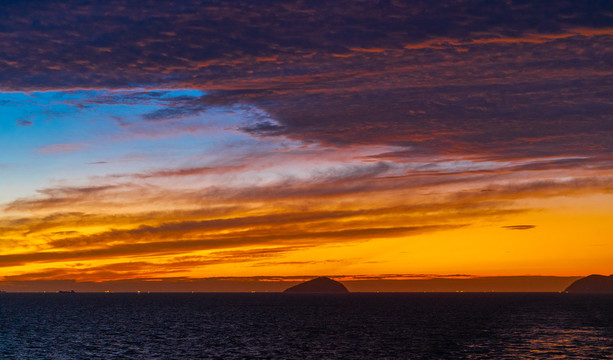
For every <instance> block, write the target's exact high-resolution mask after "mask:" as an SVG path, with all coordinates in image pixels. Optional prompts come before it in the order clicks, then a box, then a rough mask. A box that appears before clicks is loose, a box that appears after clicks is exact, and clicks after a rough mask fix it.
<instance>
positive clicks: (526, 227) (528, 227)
mask: <svg viewBox="0 0 613 360" xmlns="http://www.w3.org/2000/svg"><path fill="white" fill-rule="evenodd" d="M535 227H536V225H506V226H503V227H502V228H503V229H507V230H531V229H534V228H535Z"/></svg>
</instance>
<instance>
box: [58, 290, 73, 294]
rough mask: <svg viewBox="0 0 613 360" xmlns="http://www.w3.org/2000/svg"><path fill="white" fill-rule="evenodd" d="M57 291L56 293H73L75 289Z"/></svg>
mask: <svg viewBox="0 0 613 360" xmlns="http://www.w3.org/2000/svg"><path fill="white" fill-rule="evenodd" d="M57 293H58V294H74V293H75V291H74V290H70V291H67V290H60V291H58V292H57Z"/></svg>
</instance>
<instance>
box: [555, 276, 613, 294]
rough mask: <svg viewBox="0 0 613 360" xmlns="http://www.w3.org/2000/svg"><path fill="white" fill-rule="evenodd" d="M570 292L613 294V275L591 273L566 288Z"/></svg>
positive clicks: (566, 291)
mask: <svg viewBox="0 0 613 360" xmlns="http://www.w3.org/2000/svg"><path fill="white" fill-rule="evenodd" d="M564 292H565V293H569V294H613V275H610V276H605V275H590V276H586V277H584V278H581V279H579V280H577V281H575V282H574V283H572V284H570V286H569V287H567V288H566V290H564Z"/></svg>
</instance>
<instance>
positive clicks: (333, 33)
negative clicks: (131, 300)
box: [0, 1, 613, 291]
mask: <svg viewBox="0 0 613 360" xmlns="http://www.w3.org/2000/svg"><path fill="white" fill-rule="evenodd" d="M241 4H242V5H241ZM241 4H238V5H236V6H235V7H232V6H221V5H220V6H213V5H211V4H199V3H196V2H193V3H192V2H189V1H186V2H185V4H184V6H185V7H181V8H176V9H175V8H173V6H172V4H170V3H169V4H164V5H160V7H159V8H155V9H147V11H144V10H143V9H141V8H139V7H138V6H137V5H133V4H127V5H125V7H123V8H122V9H121V11H117V9H113V8H112V7H113V6H114V5H113V4H106V5H101V7H102V8H104V10H105V11H103V13H105V14H108V15H105V16H103V17H101V18H100V17H98V15H96V14H98V13H100V11H101V9H98V8H93V7H91V6H89V5H88V4H83V6H82V7H80V8H78V9H62V10H61V11H59V10H58V9H55V8H52V7H45V6H41V7H40V8H37V9H29V10H28V9H25V10H23V9H22V10H23V11H21V10H20V9H19V8H12V7H9V8H7V11H8V12H7V13H12V14H14V16H11V17H10V19H9V20H7V24H6V28H7V29H8V30H7V33H10V34H11V36H6V37H3V38H2V39H0V47H1V48H3V49H5V52H4V53H3V54H1V55H0V64H2V66H5V67H6V71H3V76H2V77H0V111H1V113H2V120H1V122H0V150H1V151H0V268H1V271H0V288H2V286H3V284H4V285H5V286H13V287H14V286H17V285H15V284H19V283H24V284H26V283H28V282H32V281H39V282H40V281H42V282H45V281H47V282H49V281H50V282H51V283H49V284H54V283H53V282H54V281H68V283H67V284H72V283H71V281H72V282H75V281H76V282H78V283H98V284H103V283H104V284H106V283H108V284H117V282H122V281H123V282H128V283H130V284H134V283H132V282H133V281H136V282H137V283H138V281H141V282H142V283H143V284H144V283H145V282H147V281H149V280H152V279H153V280H156V281H158V280H161V283H163V284H167V285H164V286H168V288H167V289H171V288H172V286H175V285H171V283H173V282H176V281H179V282H181V281H188V282H189V281H191V280H194V281H196V280H195V279H199V280H198V281H205V280H203V279H209V280H210V279H217V280H219V279H218V278H220V277H222V278H231V279H242V280H240V281H246V282H249V281H252V280H253V281H260V280H261V279H263V278H259V277H265V278H266V279H267V280H266V281H269V280H270V277H277V278H275V279H276V280H274V281H277V280H278V281H289V282H291V281H298V280H296V279H303V278H309V277H311V276H318V275H328V276H337V277H338V278H340V279H346V280H347V281H365V280H364V278H363V277H364V276H366V277H372V278H369V279H371V280H372V281H380V282H379V283H378V284H380V286H381V288H382V289H383V288H385V289H388V290H389V289H392V288H393V289H401V290H402V289H404V290H410V289H412V290H416V289H420V288H419V287H411V286H413V285H411V286H409V285H406V284H408V283H402V284H405V285H406V286H408V287H402V286H405V285H402V286H401V287H399V288H396V287H393V286H392V287H386V286H388V285H389V283H386V281H396V280H399V279H401V280H402V281H405V280H407V279H413V277H414V276H416V274H418V275H419V276H418V278H419V279H423V276H425V277H426V278H427V279H433V278H434V279H440V278H445V279H447V278H449V279H454V281H455V279H456V278H455V277H454V275H458V274H460V275H462V276H463V277H466V278H470V279H477V278H488V279H489V277H512V278H513V279H515V277H517V276H548V277H564V278H563V280H560V279H561V278H555V279H557V280H555V279H554V278H551V279H554V280H551V282H549V283H548V284H549V285H547V286H546V288H547V289H549V290H551V289H557V288H558V287H560V286H561V285H560V284H562V283H561V282H560V281H562V282H565V281H567V280H569V279H574V278H575V277H577V276H585V275H589V274H592V273H602V274H609V273H611V272H612V270H611V267H610V264H611V261H612V260H613V239H612V238H611V236H610V234H613V193H612V189H613V170H612V169H613V157H612V154H613V145H612V144H613V128H612V127H611V124H613V117H612V115H611V114H613V104H612V103H611V96H610V89H611V88H612V87H613V69H612V68H611V65H610V59H611V58H612V57H613V53H612V52H613V30H612V29H611V26H610V24H611V21H610V19H611V18H610V15H608V13H607V12H595V13H594V12H593V9H592V8H589V7H587V8H586V7H585V6H587V5H584V4H582V3H577V4H573V5H572V6H571V5H568V4H567V5H559V4H550V7H551V8H550V9H548V11H547V14H546V15H545V14H544V13H543V12H542V11H541V9H540V8H539V7H538V6H536V5H525V6H524V7H521V6H520V7H517V6H515V5H513V4H511V3H505V5H504V6H503V5H500V6H501V7H502V8H504V9H502V10H501V8H497V7H493V5H481V6H484V7H487V6H492V8H491V9H489V8H488V9H470V8H465V4H464V3H462V2H454V1H451V2H449V4H448V6H439V5H438V4H431V5H427V6H426V5H423V4H422V5H423V6H422V5H419V6H418V4H413V5H410V4H405V3H403V2H395V1H392V2H388V3H385V4H383V3H382V4H379V3H377V4H375V2H368V1H366V2H363V3H362V2H360V3H351V4H347V6H343V7H342V8H340V7H338V6H336V5H334V4H332V3H330V4H323V5H321V6H320V7H319V8H318V7H317V6H315V7H314V5H312V4H306V3H302V2H293V1H288V2H287V3H285V4H284V5H283V6H281V5H279V4H277V5H279V6H277V5H275V4H276V3H275V4H272V3H271V4H268V5H258V6H255V7H252V6H246V5H245V4H243V3H241ZM463 4H464V5H463ZM11 6H12V5H11ZM481 10H486V11H485V12H482V11H481ZM119 13H121V14H123V15H121V16H118V15H115V14H119ZM475 14H481V15H478V16H477V15H475ZM483 14H490V15H488V16H492V19H490V20H491V21H490V20H487V16H485V15H483ZM496 14H497V15H496ZM484 16H485V18H484ZM544 16H546V18H543V17H544ZM332 18H334V19H335V20H334V21H331V20H330V19H332ZM143 19H156V21H143ZM271 19H284V21H283V22H282V23H280V22H278V21H273V20H271ZM483 19H485V20H483ZM486 20H487V21H486ZM494 20H495V21H494ZM94 21H95V22H96V24H97V26H96V27H95V29H92V28H91V26H90V24H91V23H92V22H94ZM228 24H229V25H228ZM428 24H430V25H432V26H430V25H428ZM254 26H255V27H256V28H257V29H258V31H255V30H254ZM117 29H123V30H121V31H118V30H117ZM118 34H124V35H125V34H129V36H127V35H126V36H124V35H121V36H120V35H118ZM424 274H425V275H424ZM177 279H179V280H177ZM190 279H191V280H190ZM244 279H251V280H244ZM258 279H260V280H258ZM500 279H502V278H500ZM507 279H509V278H507ZM525 279H527V280H526V282H525V283H524V284H525V286H526V287H524V288H522V287H521V286H520V287H517V290H522V289H523V290H526V289H530V290H531V291H533V290H534V289H536V288H537V287H538V286H536V285H534V283H531V282H530V281H532V280H530V279H532V278H525ZM209 280H206V281H209ZM217 280H215V281H217ZM131 281H132V282H131ZM211 281H213V280H211ZM224 281H225V280H224ZM237 281H238V280H237ZM240 281H239V282H240ZM261 281H264V280H261ZM411 281H412V280H411ZM500 281H502V282H501V283H500V284H502V283H503V282H504V281H503V280H500ZM505 281H506V280H505ZM513 281H514V280H513ZM544 281H545V280H544ZM547 281H549V280H547ZM29 284H34V283H29ZM36 284H42V283H36ZM57 284H59V283H57ZM125 284H127V283H125ZM173 284H174V283H173ZM194 284H195V283H194ZM202 284H204V283H202ZM207 284H208V283H207ZM356 284H358V283H356ZM368 284H369V285H368V286H366V285H364V286H366V287H362V288H360V286H362V285H355V286H356V289H358V288H360V289H369V290H376V286H374V285H372V284H373V283H368ZM386 284H388V285H386ZM393 284H399V283H393ZM505 284H506V285H500V287H499V288H497V289H506V290H508V289H512V288H513V286H516V285H509V284H511V283H505ZM513 284H516V283H513ZM553 284H555V285H553ZM209 285H210V284H209ZM209 285H207V286H209ZM490 285H491V284H490V283H487V285H479V286H483V288H482V289H484V290H487V288H489V287H490ZM28 286H30V285H28ZM36 286H38V285H32V286H30V287H27V288H28V289H36ZM40 286H42V285H40ZM45 286H46V285H45ZM49 286H52V285H49ZM126 286H127V285H126ZM130 286H132V285H130ZM134 286H136V285H134ZM164 286H162V285H160V287H159V288H156V290H163V289H165V288H164ZM194 286H195V285H194ZM202 286H204V285H202ZM210 286H211V287H207V288H206V289H207V291H208V290H211V289H213V290H215V289H217V290H221V289H225V288H224V287H223V286H221V285H219V287H218V288H216V287H215V286H217V285H215V286H214V285H210ZM224 286H225V285H224ZM279 286H281V285H279ZM394 286H396V285H394ZM471 286H472V285H471ZM475 286H476V285H475ZM456 287H457V286H456V284H455V283H454V284H453V285H449V288H448V290H450V291H455V290H454V289H456ZM17 288H18V287H17ZM239 288H240V287H239ZM24 289H25V288H24ZM40 289H42V287H41V288H40ZM45 289H46V288H45ZM182 289H183V288H182ZM185 289H187V288H185ZM185 289H183V290H185ZM232 289H234V290H236V289H238V288H236V289H235V288H232ZM244 289H245V290H246V287H245V288H244ZM258 289H260V288H258ZM262 289H263V288H262ZM274 289H277V288H274ZM437 289H438V288H437ZM472 289H476V288H472ZM480 289H481V288H480ZM196 290H197V289H196ZM190 291H191V290H190Z"/></svg>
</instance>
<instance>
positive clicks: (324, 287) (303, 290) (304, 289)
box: [283, 276, 349, 294]
mask: <svg viewBox="0 0 613 360" xmlns="http://www.w3.org/2000/svg"><path fill="white" fill-rule="evenodd" d="M283 292H284V293H288V294H344V293H349V290H347V288H346V287H345V285H343V284H341V283H340V282H338V281H335V280H332V279H330V278H328V277H325V276H322V277H318V278H315V279H312V280H309V281H306V282H303V283H301V284H298V285H295V286H292V287H290V288H288V289H285V291H283Z"/></svg>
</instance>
